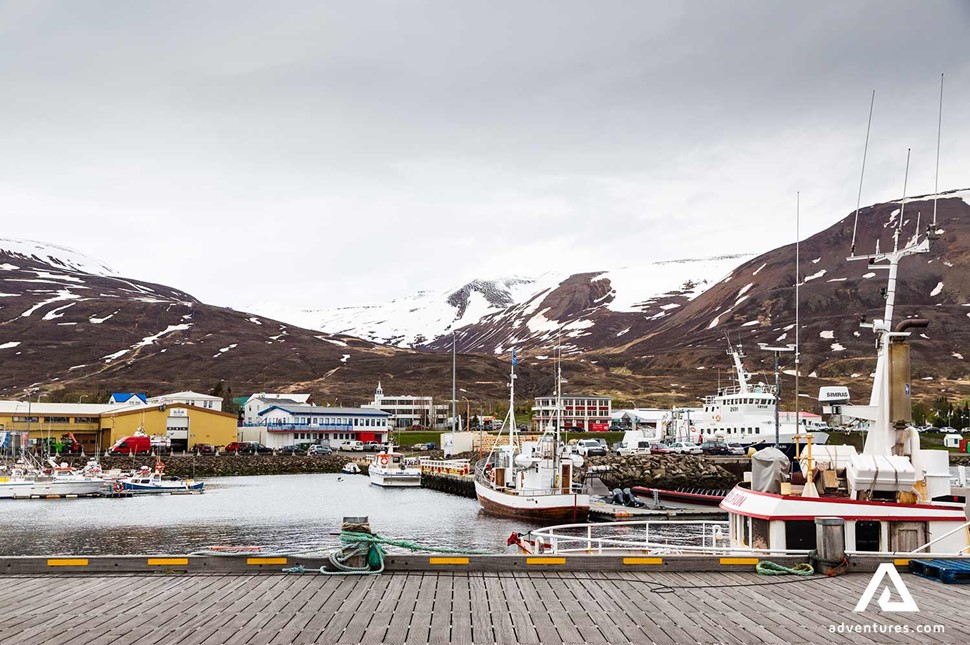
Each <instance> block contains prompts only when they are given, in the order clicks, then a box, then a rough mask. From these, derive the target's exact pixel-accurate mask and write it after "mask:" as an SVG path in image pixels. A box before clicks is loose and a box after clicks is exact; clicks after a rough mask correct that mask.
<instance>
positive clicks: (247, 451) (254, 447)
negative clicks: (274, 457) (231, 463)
mask: <svg viewBox="0 0 970 645" xmlns="http://www.w3.org/2000/svg"><path fill="white" fill-rule="evenodd" d="M236 452H238V453H239V454H240V455H271V454H273V449H272V448H268V447H267V446H264V445H263V444H261V443H259V442H256V441H247V442H246V443H244V444H243V445H242V447H241V448H239V450H237V451H236Z"/></svg>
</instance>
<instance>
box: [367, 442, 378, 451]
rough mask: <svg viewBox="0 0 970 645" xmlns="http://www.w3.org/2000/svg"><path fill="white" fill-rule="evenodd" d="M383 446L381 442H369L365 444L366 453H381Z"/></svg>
mask: <svg viewBox="0 0 970 645" xmlns="http://www.w3.org/2000/svg"><path fill="white" fill-rule="evenodd" d="M381 445H382V444H381V442H380V441H368V442H367V443H365V444H364V452H380V451H381Z"/></svg>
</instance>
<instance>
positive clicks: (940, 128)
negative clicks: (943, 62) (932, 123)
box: [933, 74, 943, 229]
mask: <svg viewBox="0 0 970 645" xmlns="http://www.w3.org/2000/svg"><path fill="white" fill-rule="evenodd" d="M942 133H943V74H940V119H939V121H937V124H936V179H935V180H934V182H933V228H934V229H935V228H936V200H937V198H938V197H939V195H940V136H941V135H942Z"/></svg>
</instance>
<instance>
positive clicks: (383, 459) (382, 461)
mask: <svg viewBox="0 0 970 645" xmlns="http://www.w3.org/2000/svg"><path fill="white" fill-rule="evenodd" d="M381 465H382V466H386V465H387V455H381Z"/></svg>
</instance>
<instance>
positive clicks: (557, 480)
mask: <svg viewBox="0 0 970 645" xmlns="http://www.w3.org/2000/svg"><path fill="white" fill-rule="evenodd" d="M573 411H574V412H575V409H574V410H573ZM561 426H562V328H561V327H560V329H559V334H558V335H557V338H556V428H555V431H554V432H553V435H552V437H553V439H552V472H553V473H555V474H554V475H553V482H552V486H553V488H559V489H562V485H563V482H562V473H561V472H560V470H559V431H560V427H561Z"/></svg>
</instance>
